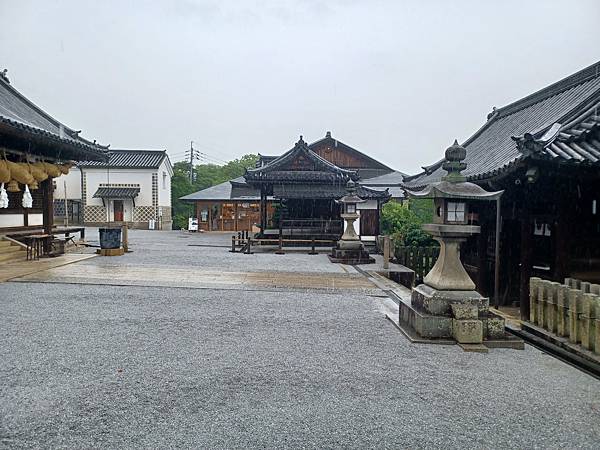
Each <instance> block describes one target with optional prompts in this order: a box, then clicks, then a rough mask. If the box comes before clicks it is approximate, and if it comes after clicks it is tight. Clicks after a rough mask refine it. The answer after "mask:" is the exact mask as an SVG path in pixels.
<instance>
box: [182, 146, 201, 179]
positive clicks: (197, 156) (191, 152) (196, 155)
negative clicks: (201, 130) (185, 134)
mask: <svg viewBox="0 0 600 450" xmlns="http://www.w3.org/2000/svg"><path fill="white" fill-rule="evenodd" d="M188 156H189V158H190V169H189V170H190V184H191V183H193V182H194V159H198V160H199V159H200V152H199V151H198V150H196V149H194V141H190V149H189V150H188V151H187V152H185V157H186V158H187V157H188Z"/></svg>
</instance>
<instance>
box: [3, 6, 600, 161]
mask: <svg viewBox="0 0 600 450" xmlns="http://www.w3.org/2000/svg"><path fill="white" fill-rule="evenodd" d="M599 17H600V3H598V2H597V1H583V0H581V1H571V2H558V1H528V2H522V1H519V2H517V1H513V0H510V1H502V2H500V1H496V2H481V1H455V2H445V1H404V2H396V1H373V2H368V1H364V2H363V1H317V0H312V1H258V0H255V1H194V0H185V1H177V2H160V1H157V2H150V1H148V2H117V1H114V2H106V1H105V2H82V1H74V0H69V1H67V0H65V1H41V0H40V1H16V0H15V1H10V0H4V1H3V2H1V3H0V42H1V43H2V45H0V66H1V67H6V68H8V69H9V75H10V78H11V80H12V82H13V85H14V86H15V87H17V89H20V90H21V91H22V92H23V93H25V94H26V95H27V96H29V97H30V98H31V99H32V100H33V101H35V102H36V103H38V104H39V105H40V106H42V107H44V108H45V109H46V110H47V111H49V112H50V113H51V114H53V115H55V116H56V117H57V118H58V119H60V120H62V121H64V122H66V123H67V124H69V125H70V126H73V127H75V128H77V129H80V128H81V129H83V130H84V133H85V136H86V137H90V138H93V139H98V140H99V141H100V142H103V143H110V144H111V145H112V146H113V147H149V148H167V149H168V150H169V152H170V153H171V154H172V155H173V156H174V159H176V160H177V159H179V155H181V154H182V153H183V152H184V151H185V149H187V148H188V146H189V141H190V140H194V141H195V142H196V145H197V146H198V148H199V149H200V150H201V151H203V152H205V153H207V154H209V155H212V156H213V157H215V158H218V159H229V158H234V157H237V156H240V155H242V154H244V153H248V152H261V153H265V154H277V153H281V152H282V151H285V150H286V149H288V148H289V147H291V145H292V144H293V142H294V141H295V139H297V136H298V135H299V134H303V135H304V136H305V137H306V138H307V139H309V140H316V139H318V138H320V137H321V136H323V135H324V134H325V131H326V130H331V131H332V132H333V134H334V136H336V137H338V138H339V139H341V140H343V141H345V142H347V143H348V144H350V145H353V146H356V147H357V148H359V149H361V150H364V151H366V152H368V153H369V154H371V155H372V156H373V157H375V158H378V159H380V160H382V161H383V162H385V163H387V164H390V165H392V166H393V167H395V168H397V169H399V170H403V171H408V172H415V171H417V170H418V169H419V167H420V166H421V165H423V164H428V163H431V162H433V161H435V160H437V159H438V158H439V156H440V155H441V154H442V151H443V150H444V148H445V147H446V146H447V145H449V144H450V143H451V141H452V140H453V139H454V138H458V139H459V140H464V139H466V138H467V137H468V136H469V135H470V134H471V133H473V132H474V131H475V130H476V129H477V128H478V127H479V126H480V125H481V124H482V123H483V122H484V120H485V116H486V114H487V113H488V112H489V111H490V110H491V108H492V106H494V105H496V106H501V105H503V104H506V103H508V102H510V101H513V100H515V99H517V98H519V97H521V96H524V95H527V94H528V93H530V92H533V91H534V90H537V89H539V88H541V87H543V86H544V85H546V84H548V83H551V82H553V81H556V80H557V79H559V78H561V77H563V76H566V75H568V74H570V73H571V72H574V71H576V70H578V69H580V68H582V67H584V66H586V65H589V64H591V63H592V62H594V61H595V60H597V59H598V51H597V39H596V36H595V34H597V33H596V32H595V30H596V29H597V22H598V18H599Z"/></svg>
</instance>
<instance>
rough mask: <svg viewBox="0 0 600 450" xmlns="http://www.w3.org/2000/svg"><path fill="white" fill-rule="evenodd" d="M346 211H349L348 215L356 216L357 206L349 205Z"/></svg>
mask: <svg viewBox="0 0 600 450" xmlns="http://www.w3.org/2000/svg"><path fill="white" fill-rule="evenodd" d="M346 211H348V214H354V213H355V212H356V205H355V204H354V203H348V204H347V205H346Z"/></svg>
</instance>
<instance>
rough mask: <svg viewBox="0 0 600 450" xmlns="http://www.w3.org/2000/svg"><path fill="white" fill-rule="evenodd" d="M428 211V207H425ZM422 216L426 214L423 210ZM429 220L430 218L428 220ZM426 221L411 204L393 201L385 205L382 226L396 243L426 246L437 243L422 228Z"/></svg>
mask: <svg viewBox="0 0 600 450" xmlns="http://www.w3.org/2000/svg"><path fill="white" fill-rule="evenodd" d="M424 210H425V211H426V208H425V209H424ZM422 216H426V214H425V213H424V212H422ZM428 221H429V220H428ZM424 223H426V221H425V220H424V219H423V218H421V217H420V216H419V215H418V214H417V213H416V212H415V211H413V210H411V208H410V207H409V206H406V205H402V204H400V203H397V202H394V201H391V202H388V203H386V204H385V205H384V206H383V209H382V213H381V227H382V230H383V232H384V233H385V234H389V235H391V236H392V237H393V239H394V242H395V243H396V245H399V246H416V247H424V246H430V245H436V243H435V241H434V240H433V239H432V238H431V236H430V235H429V234H428V233H426V232H425V231H423V230H422V229H421V226H422V225H423V224H424Z"/></svg>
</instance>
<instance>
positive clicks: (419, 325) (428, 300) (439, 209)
mask: <svg viewBox="0 0 600 450" xmlns="http://www.w3.org/2000/svg"><path fill="white" fill-rule="evenodd" d="M465 157H466V150H465V148H464V147H462V146H461V145H459V144H458V142H456V141H455V142H454V144H453V145H452V146H450V147H449V148H448V149H447V150H446V161H445V162H444V163H443V165H442V168H443V169H444V170H445V171H447V172H448V174H447V175H446V176H444V177H443V178H442V180H441V181H439V182H436V183H432V184H430V185H428V186H427V187H425V188H424V189H423V190H421V191H407V194H408V196H409V197H410V198H427V199H433V203H434V209H435V212H434V219H433V223H430V224H426V225H424V226H423V230H425V231H427V232H428V233H430V234H431V235H432V236H433V238H434V239H435V240H436V241H438V242H439V244H440V255H439V257H438V259H437V261H436V263H435V265H434V266H433V268H432V269H431V271H430V272H429V273H428V274H427V275H426V276H425V278H424V279H423V284H421V285H419V286H417V287H415V288H414V289H413V292H412V296H411V302H410V304H408V303H403V304H401V305H400V322H401V324H402V323H404V324H405V325H409V326H411V327H412V328H413V329H414V331H416V332H417V334H418V335H419V336H421V337H425V338H432V339H435V338H438V339H439V338H454V339H456V340H457V341H458V342H459V343H468V344H474V343H481V342H482V341H483V339H484V338H487V337H493V338H497V337H500V335H504V325H503V322H501V321H500V319H498V321H496V322H494V320H496V318H495V317H490V315H489V299H488V298H485V297H483V296H482V295H481V294H479V293H478V292H477V291H475V283H473V281H472V280H471V278H470V277H469V275H468V274H467V272H466V270H465V268H464V266H463V265H462V262H461V261H460V244H461V243H463V242H465V241H466V240H467V239H468V238H469V237H470V236H472V235H474V234H477V233H479V231H480V227H479V226H476V225H472V224H471V223H469V217H471V216H470V214H469V208H470V205H471V204H472V202H474V201H489V200H496V199H498V198H499V197H500V196H501V195H502V193H503V191H497V192H488V191H486V190H485V189H483V188H482V187H480V186H478V185H476V184H474V183H470V182H467V181H466V178H465V177H464V176H463V175H462V174H461V172H462V171H463V170H464V169H465V168H466V164H465V163H464V162H463V160H464V159H465Z"/></svg>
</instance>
